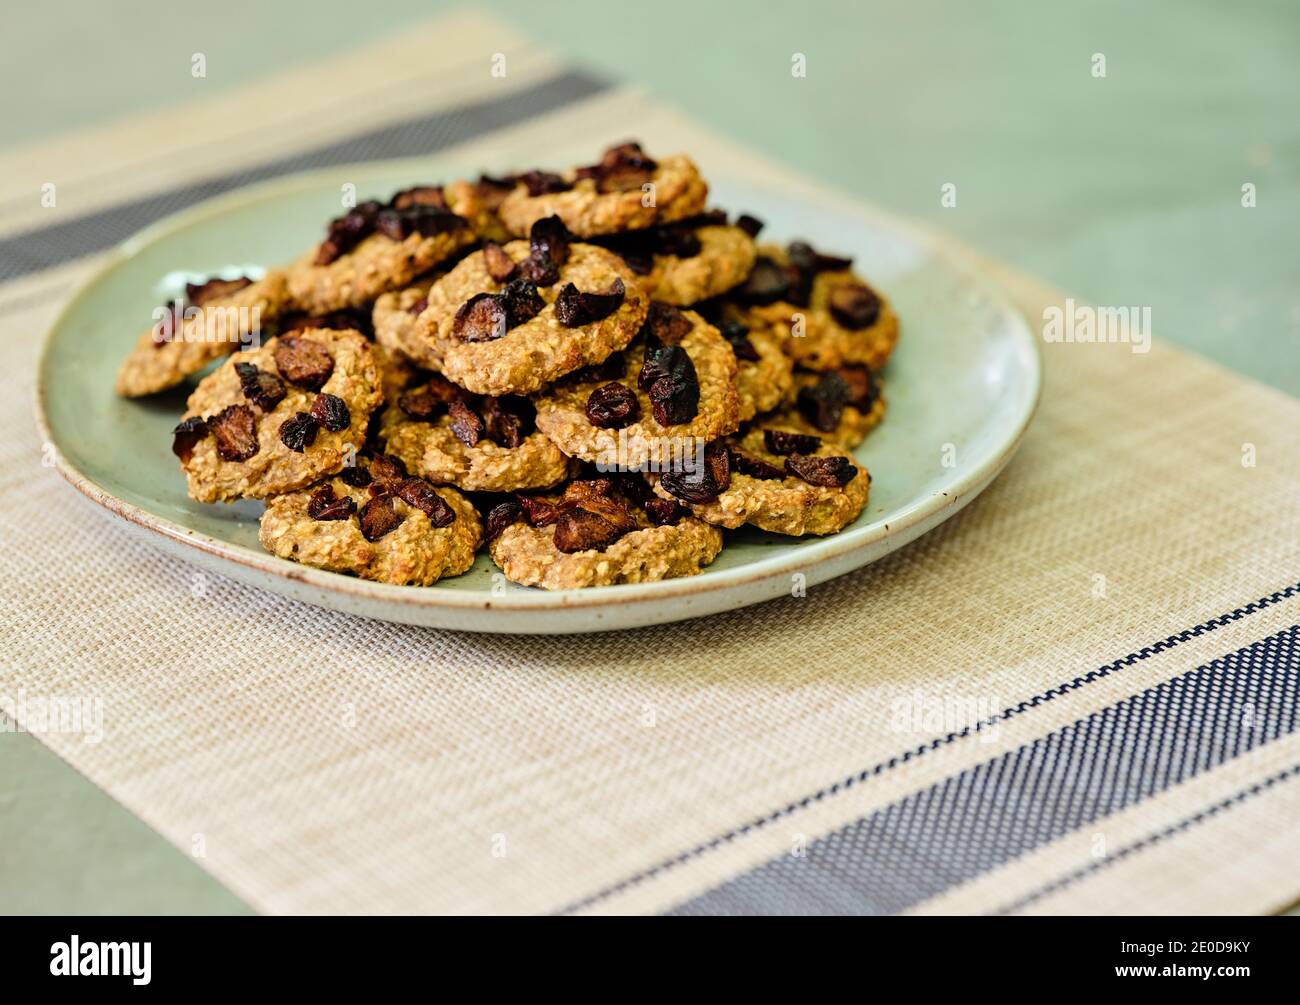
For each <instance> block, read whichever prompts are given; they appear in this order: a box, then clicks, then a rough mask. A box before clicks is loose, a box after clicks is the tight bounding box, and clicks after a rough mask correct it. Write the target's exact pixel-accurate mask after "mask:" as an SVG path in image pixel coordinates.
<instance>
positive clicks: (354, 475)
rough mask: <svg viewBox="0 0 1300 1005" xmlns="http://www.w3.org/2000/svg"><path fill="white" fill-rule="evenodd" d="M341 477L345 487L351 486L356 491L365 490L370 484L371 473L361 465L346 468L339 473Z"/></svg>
mask: <svg viewBox="0 0 1300 1005" xmlns="http://www.w3.org/2000/svg"><path fill="white" fill-rule="evenodd" d="M339 477H340V478H341V479H343V483H344V484H345V485H351V486H352V487H353V488H354V489H361V488H365V487H366V486H367V485H369V484H370V472H369V471H367V470H366V469H365V468H363V467H360V466H359V465H353V466H352V467H350V468H344V469H343V470H342V471H340V472H339Z"/></svg>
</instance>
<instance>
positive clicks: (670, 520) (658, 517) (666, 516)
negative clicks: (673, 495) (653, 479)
mask: <svg viewBox="0 0 1300 1005" xmlns="http://www.w3.org/2000/svg"><path fill="white" fill-rule="evenodd" d="M642 505H643V506H644V508H645V514H646V516H648V517H649V518H650V522H651V523H652V524H654V525H655V526H656V527H671V526H674V525H676V523H677V522H678V521H679V520H681V518H682V517H684V516H686V514H687V510H686V508H685V507H684V506H682V504H681V503H679V502H677V500H675V499H662V498H660V497H659V496H655V497H654V498H653V499H647V500H646V501H645V502H644V503H642Z"/></svg>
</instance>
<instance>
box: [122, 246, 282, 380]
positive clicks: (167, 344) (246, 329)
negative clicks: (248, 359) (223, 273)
mask: <svg viewBox="0 0 1300 1005" xmlns="http://www.w3.org/2000/svg"><path fill="white" fill-rule="evenodd" d="M185 291H186V293H185V297H184V299H182V300H175V301H173V302H172V303H171V304H170V305H168V306H167V307H166V308H164V313H163V317H162V319H161V320H160V321H158V322H157V323H156V324H155V325H154V326H153V327H152V328H150V329H149V330H148V331H146V332H144V333H143V334H141V335H140V337H139V339H137V340H136V344H135V348H133V349H132V350H131V353H130V355H129V356H127V358H126V359H125V360H123V361H122V365H121V367H120V368H119V369H118V371H117V383H116V388H117V393H118V394H120V395H122V396H123V397H127V398H139V397H143V396H144V395H148V394H157V393H158V392H159V391H165V390H167V389H168V388H170V387H175V386H176V385H177V384H179V383H181V382H182V381H183V380H184V379H185V378H186V377H188V376H189V375H190V374H193V373H197V372H198V371H200V370H202V369H203V368H204V367H205V366H207V365H208V364H209V363H211V362H212V361H213V360H214V359H218V358H220V357H221V356H226V355H228V354H230V353H232V352H234V351H236V350H237V349H240V348H244V347H247V346H248V345H250V344H257V343H259V342H260V341H261V338H260V336H261V330H262V328H261V326H262V325H263V324H267V323H270V322H272V321H274V320H275V318H276V317H277V316H278V315H279V313H280V312H281V311H282V310H283V309H284V307H285V305H286V303H287V301H288V290H287V287H286V285H285V276H284V273H282V272H278V271H273V272H268V273H267V274H266V276H264V277H263V278H262V279H259V280H257V281H256V282H254V281H252V280H249V279H246V278H242V279H211V280H209V281H208V282H206V283H197V284H196V283H190V284H188V285H187V286H186V288H185Z"/></svg>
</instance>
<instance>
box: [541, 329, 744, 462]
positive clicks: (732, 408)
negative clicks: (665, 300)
mask: <svg viewBox="0 0 1300 1005" xmlns="http://www.w3.org/2000/svg"><path fill="white" fill-rule="evenodd" d="M647 359H648V360H649V362H648V363H647ZM534 401H535V403H536V405H537V428H538V429H540V430H541V431H542V432H544V433H545V434H546V435H547V436H549V437H550V438H551V439H552V440H553V441H554V442H555V444H556V446H558V447H559V448H560V449H561V450H563V451H564V452H565V453H566V454H568V455H569V456H571V457H579V458H581V459H583V460H585V461H589V462H591V463H594V464H597V465H599V466H600V467H601V468H602V470H616V469H618V470H640V469H642V468H644V467H646V466H655V465H659V464H666V463H668V462H669V461H671V459H672V458H673V457H675V456H680V454H681V453H682V451H683V450H685V449H688V448H689V449H694V445H695V441H697V440H703V441H708V440H712V439H716V438H717V437H719V436H723V435H725V434H727V433H730V432H732V431H733V430H735V429H736V427H737V425H738V424H739V422H740V418H739V410H740V405H739V402H738V400H737V397H736V356H735V353H734V352H733V351H732V349H731V346H730V345H729V344H728V343H727V342H726V340H725V339H723V337H722V336H721V335H720V334H719V333H718V330H717V329H716V328H714V327H713V326H712V325H711V324H709V323H708V322H707V321H705V320H704V319H703V318H702V317H700V316H699V315H698V314H696V313H695V312H694V311H683V310H678V309H677V308H675V307H671V306H669V305H667V304H660V303H655V304H653V305H652V306H651V310H650V315H649V317H648V319H647V321H646V326H645V332H644V336H643V337H642V338H641V339H639V340H638V341H637V342H636V343H635V344H634V345H633V346H632V347H631V348H629V349H628V350H627V351H626V352H625V353H623V354H621V355H619V356H615V357H611V358H610V360H609V361H607V363H606V364H605V365H602V366H599V367H593V368H591V369H589V370H585V371H582V372H581V373H578V374H575V375H574V376H573V377H571V378H569V379H567V380H562V381H560V382H558V383H556V384H555V385H554V386H552V387H550V388H547V389H546V390H544V391H542V392H540V393H539V394H537V395H536V396H535V398H534Z"/></svg>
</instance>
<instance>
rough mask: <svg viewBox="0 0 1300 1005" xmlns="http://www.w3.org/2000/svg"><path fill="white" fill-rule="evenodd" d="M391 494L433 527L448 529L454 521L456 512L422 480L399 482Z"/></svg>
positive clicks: (411, 479) (410, 479) (413, 479)
mask: <svg viewBox="0 0 1300 1005" xmlns="http://www.w3.org/2000/svg"><path fill="white" fill-rule="evenodd" d="M393 494H394V495H396V496H397V498H398V499H401V500H402V501H403V502H404V503H406V504H407V505H408V506H414V507H415V508H416V509H418V510H420V511H421V512H423V513H424V515H425V516H427V517H428V518H429V523H431V524H433V526H435V527H449V526H451V524H453V523H454V522H455V520H456V511H455V510H454V509H452V508H451V506H449V505H448V504H447V500H445V499H444V498H443V497H442V496H440V495H438V493H437V492H435V491H434V490H433V486H432V485H430V484H429V483H428V482H426V481H425V480H424V479H423V478H408V479H406V480H405V481H403V482H399V483H398V484H397V486H396V488H394V490H393ZM371 501H372V502H373V501H374V500H371ZM367 505H369V504H367Z"/></svg>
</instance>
